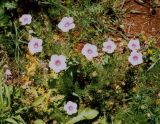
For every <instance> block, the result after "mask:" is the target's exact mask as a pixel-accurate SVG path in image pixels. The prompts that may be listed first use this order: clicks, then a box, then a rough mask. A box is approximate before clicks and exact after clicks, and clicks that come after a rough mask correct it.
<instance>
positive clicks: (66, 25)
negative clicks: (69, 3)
mask: <svg viewBox="0 0 160 124" xmlns="http://www.w3.org/2000/svg"><path fill="white" fill-rule="evenodd" d="M74 27H75V24H74V20H73V18H72V17H63V18H62V20H61V21H60V23H59V24H58V28H59V29H61V30H62V31H63V32H68V31H69V30H70V29H73V28H74Z"/></svg>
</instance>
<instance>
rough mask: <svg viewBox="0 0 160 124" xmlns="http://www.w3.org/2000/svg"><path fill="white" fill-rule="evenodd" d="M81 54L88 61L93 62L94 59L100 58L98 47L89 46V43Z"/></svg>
mask: <svg viewBox="0 0 160 124" xmlns="http://www.w3.org/2000/svg"><path fill="white" fill-rule="evenodd" d="M81 52H82V54H83V55H84V56H85V57H86V58H87V59H88V60H92V59H93V57H97V56H98V52H97V46H95V45H92V44H89V43H87V44H85V45H84V47H83V49H82V51H81Z"/></svg>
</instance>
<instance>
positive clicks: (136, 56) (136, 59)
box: [128, 51, 143, 66]
mask: <svg viewBox="0 0 160 124" xmlns="http://www.w3.org/2000/svg"><path fill="white" fill-rule="evenodd" d="M142 57H143V56H142V54H141V53H138V52H136V51H133V52H131V54H130V56H129V57H128V61H129V62H130V63H131V64H132V65H133V66H135V65H139V64H141V63H143V58H142Z"/></svg>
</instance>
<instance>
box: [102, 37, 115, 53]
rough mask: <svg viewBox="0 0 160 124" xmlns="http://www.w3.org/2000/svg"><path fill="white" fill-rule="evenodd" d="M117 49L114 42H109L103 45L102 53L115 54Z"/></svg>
mask: <svg viewBox="0 0 160 124" xmlns="http://www.w3.org/2000/svg"><path fill="white" fill-rule="evenodd" d="M115 49H116V44H115V43H114V42H113V41H111V40H108V41H106V42H104V43H103V48H102V51H104V52H107V53H113V52H114V50H115Z"/></svg>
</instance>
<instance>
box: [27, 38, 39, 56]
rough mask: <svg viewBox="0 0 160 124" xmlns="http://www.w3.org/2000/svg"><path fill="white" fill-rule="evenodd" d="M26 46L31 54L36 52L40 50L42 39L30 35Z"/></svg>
mask: <svg viewBox="0 0 160 124" xmlns="http://www.w3.org/2000/svg"><path fill="white" fill-rule="evenodd" d="M28 48H29V51H30V53H31V54H34V53H38V52H41V51H42V40H41V39H38V38H36V37H32V39H31V40H30V42H29V43H28Z"/></svg>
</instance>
